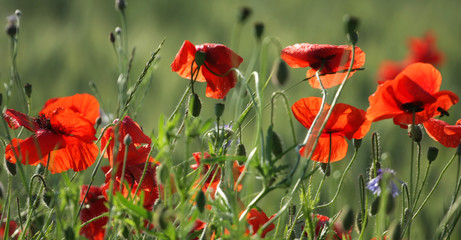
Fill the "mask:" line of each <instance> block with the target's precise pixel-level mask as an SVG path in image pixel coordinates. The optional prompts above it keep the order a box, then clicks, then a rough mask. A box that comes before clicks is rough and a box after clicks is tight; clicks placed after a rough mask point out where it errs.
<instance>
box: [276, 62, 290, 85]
mask: <svg viewBox="0 0 461 240" xmlns="http://www.w3.org/2000/svg"><path fill="white" fill-rule="evenodd" d="M289 76H290V72H289V70H288V64H287V63H286V62H285V61H283V60H282V59H279V62H278V64H277V72H276V74H275V77H274V78H272V83H274V85H276V86H282V85H284V84H285V83H286V81H287V80H288V78H289Z"/></svg>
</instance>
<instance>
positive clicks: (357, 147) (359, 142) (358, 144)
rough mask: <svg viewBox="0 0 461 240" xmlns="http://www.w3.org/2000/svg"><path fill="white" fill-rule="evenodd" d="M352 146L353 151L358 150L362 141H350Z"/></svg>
mask: <svg viewBox="0 0 461 240" xmlns="http://www.w3.org/2000/svg"><path fill="white" fill-rule="evenodd" d="M352 144H353V145H354V147H355V149H359V148H360V146H362V139H355V138H353V139H352Z"/></svg>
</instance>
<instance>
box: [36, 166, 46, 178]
mask: <svg viewBox="0 0 461 240" xmlns="http://www.w3.org/2000/svg"><path fill="white" fill-rule="evenodd" d="M45 170H46V168H45V167H44V166H43V165H42V164H40V163H39V164H37V167H36V168H35V174H39V175H42V176H43V175H44V174H45Z"/></svg>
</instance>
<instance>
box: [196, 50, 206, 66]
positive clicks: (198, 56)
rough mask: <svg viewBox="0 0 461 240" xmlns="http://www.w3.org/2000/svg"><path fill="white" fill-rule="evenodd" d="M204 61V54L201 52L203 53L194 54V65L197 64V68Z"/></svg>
mask: <svg viewBox="0 0 461 240" xmlns="http://www.w3.org/2000/svg"><path fill="white" fill-rule="evenodd" d="M205 60H206V53H205V52H203V51H197V52H195V63H196V64H197V66H199V67H200V66H202V65H203V63H204V62H205Z"/></svg>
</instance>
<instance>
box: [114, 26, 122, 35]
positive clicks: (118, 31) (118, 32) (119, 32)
mask: <svg viewBox="0 0 461 240" xmlns="http://www.w3.org/2000/svg"><path fill="white" fill-rule="evenodd" d="M115 34H117V35H120V34H122V29H121V28H120V27H116V28H115Z"/></svg>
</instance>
